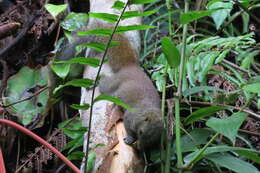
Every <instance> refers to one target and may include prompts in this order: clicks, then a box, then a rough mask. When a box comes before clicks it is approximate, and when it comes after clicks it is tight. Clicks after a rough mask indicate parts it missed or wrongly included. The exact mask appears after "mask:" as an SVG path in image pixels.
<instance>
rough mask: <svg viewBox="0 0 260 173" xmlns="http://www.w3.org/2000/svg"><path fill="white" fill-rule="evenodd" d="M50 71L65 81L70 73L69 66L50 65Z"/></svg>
mask: <svg viewBox="0 0 260 173" xmlns="http://www.w3.org/2000/svg"><path fill="white" fill-rule="evenodd" d="M51 69H52V70H53V71H54V73H55V74H56V75H57V76H59V77H60V78H62V79H65V77H66V76H68V74H69V72H70V64H55V63H53V64H51Z"/></svg>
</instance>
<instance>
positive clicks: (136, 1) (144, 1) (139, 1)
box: [129, 0, 155, 4]
mask: <svg viewBox="0 0 260 173" xmlns="http://www.w3.org/2000/svg"><path fill="white" fill-rule="evenodd" d="M154 1H155V0H131V1H130V2H129V4H147V3H152V2H154Z"/></svg>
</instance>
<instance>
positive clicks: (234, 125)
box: [206, 112, 247, 143]
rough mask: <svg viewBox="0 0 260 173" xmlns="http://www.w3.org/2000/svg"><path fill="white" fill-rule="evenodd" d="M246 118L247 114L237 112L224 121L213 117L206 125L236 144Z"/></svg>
mask: <svg viewBox="0 0 260 173" xmlns="http://www.w3.org/2000/svg"><path fill="white" fill-rule="evenodd" d="M246 117H247V115H246V114H245V113H242V112H237V113H234V114H232V115H231V116H230V117H225V118H222V119H219V118H214V117H212V118H210V119H209V120H208V121H207V122H206V125H207V126H208V127H210V128H212V129H214V130H215V131H216V132H218V133H220V134H222V135H224V136H226V137H227V138H229V139H230V140H231V141H232V142H233V143H235V140H236V136H237V132H238V130H239V127H240V126H241V124H242V123H243V122H244V120H245V119H246Z"/></svg>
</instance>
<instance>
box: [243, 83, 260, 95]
mask: <svg viewBox="0 0 260 173" xmlns="http://www.w3.org/2000/svg"><path fill="white" fill-rule="evenodd" d="M243 90H245V91H247V92H251V93H256V94H260V82H257V83H252V84H247V85H245V86H243Z"/></svg>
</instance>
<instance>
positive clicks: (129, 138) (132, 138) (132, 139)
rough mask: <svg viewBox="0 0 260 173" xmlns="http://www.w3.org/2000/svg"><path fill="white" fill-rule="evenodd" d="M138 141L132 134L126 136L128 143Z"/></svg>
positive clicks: (125, 140) (125, 139)
mask: <svg viewBox="0 0 260 173" xmlns="http://www.w3.org/2000/svg"><path fill="white" fill-rule="evenodd" d="M135 141H136V139H135V138H134V137H132V136H127V137H126V138H124V142H125V143H126V144H127V145H131V144H133V143H134V142H135Z"/></svg>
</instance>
